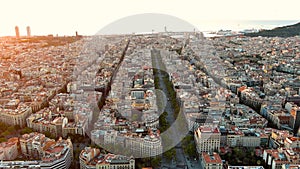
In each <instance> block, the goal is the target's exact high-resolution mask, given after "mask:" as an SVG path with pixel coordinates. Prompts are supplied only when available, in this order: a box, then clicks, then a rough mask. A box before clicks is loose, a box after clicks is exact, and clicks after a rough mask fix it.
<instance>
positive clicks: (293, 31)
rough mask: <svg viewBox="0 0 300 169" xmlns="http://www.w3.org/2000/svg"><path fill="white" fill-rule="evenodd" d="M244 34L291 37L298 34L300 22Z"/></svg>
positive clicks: (299, 34)
mask: <svg viewBox="0 0 300 169" xmlns="http://www.w3.org/2000/svg"><path fill="white" fill-rule="evenodd" d="M245 35H246V36H250V37H256V36H263V37H293V36H300V22H299V23H296V24H294V25H287V26H282V27H277V28H274V29H271V30H261V31H259V32H257V33H248V34H245Z"/></svg>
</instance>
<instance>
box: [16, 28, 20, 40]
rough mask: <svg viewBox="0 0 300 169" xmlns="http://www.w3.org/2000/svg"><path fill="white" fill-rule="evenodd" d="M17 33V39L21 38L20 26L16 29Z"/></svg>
mask: <svg viewBox="0 0 300 169" xmlns="http://www.w3.org/2000/svg"><path fill="white" fill-rule="evenodd" d="M15 32H16V38H20V31H19V27H18V26H16V27H15Z"/></svg>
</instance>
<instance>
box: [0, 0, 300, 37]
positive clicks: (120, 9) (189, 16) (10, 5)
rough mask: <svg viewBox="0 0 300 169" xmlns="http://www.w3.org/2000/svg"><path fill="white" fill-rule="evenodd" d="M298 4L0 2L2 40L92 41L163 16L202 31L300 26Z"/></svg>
mask: <svg viewBox="0 0 300 169" xmlns="http://www.w3.org/2000/svg"><path fill="white" fill-rule="evenodd" d="M299 6H300V1H299V0H285V1H279V0H251V1H245V0H107V1H104V0H84V1H83V0H6V1H5V0H0V8H1V9H0V36H4V35H14V27H15V26H16V25H18V26H19V28H20V33H21V35H25V34H26V26H28V25H29V26H30V27H31V30H32V34H33V35H40V34H54V35H55V34H59V35H73V34H74V33H75V31H76V30H77V31H78V32H79V33H80V34H84V35H92V34H95V33H96V32H98V31H99V30H100V29H101V28H103V27H104V26H106V25H108V24H110V23H112V22H114V21H116V20H118V19H121V18H123V17H126V16H130V15H135V14H142V13H161V14H167V15H172V16H175V17H178V18H181V19H183V20H185V21H187V22H188V23H191V24H193V25H195V26H196V27H201V24H202V23H203V21H207V20H214V21H216V20H300V12H299Z"/></svg>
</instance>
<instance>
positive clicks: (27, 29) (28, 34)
mask: <svg viewBox="0 0 300 169" xmlns="http://www.w3.org/2000/svg"><path fill="white" fill-rule="evenodd" d="M26 31H27V37H30V36H31V30H30V26H27V27H26Z"/></svg>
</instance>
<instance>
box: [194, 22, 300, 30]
mask: <svg viewBox="0 0 300 169" xmlns="http://www.w3.org/2000/svg"><path fill="white" fill-rule="evenodd" d="M299 22H300V21H299V20H236V21H235V20H216V21H199V22H198V23H197V25H200V26H198V27H197V28H198V30H200V31H218V30H232V31H242V30H245V29H258V30H259V29H273V28H276V27H281V26H286V25H293V24H296V23H299Z"/></svg>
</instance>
